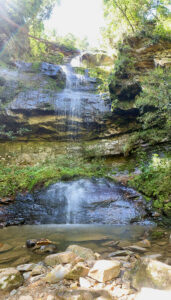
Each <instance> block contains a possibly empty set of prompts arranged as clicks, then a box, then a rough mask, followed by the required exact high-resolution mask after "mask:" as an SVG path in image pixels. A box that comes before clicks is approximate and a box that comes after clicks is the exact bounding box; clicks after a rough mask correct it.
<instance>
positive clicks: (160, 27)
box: [103, 0, 171, 48]
mask: <svg viewBox="0 0 171 300" xmlns="http://www.w3.org/2000/svg"><path fill="white" fill-rule="evenodd" d="M104 13H105V17H106V23H107V27H106V28H103V36H104V39H105V42H106V43H107V44H108V46H110V47H111V48H113V46H114V44H116V43H117V42H118V41H121V40H122V39H123V38H124V37H125V36H127V35H130V34H131V35H136V34H137V35H138V36H139V35H140V34H143V35H144V34H145V35H147V34H148V35H150V36H151V37H152V36H157V37H162V38H168V37H169V36H170V33H171V29H170V27H169V23H170V10H169V1H168V0H160V1H154V0H139V1H137V0H131V1H130V0H104Z"/></svg>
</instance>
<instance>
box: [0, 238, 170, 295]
mask: <svg viewBox="0 0 171 300" xmlns="http://www.w3.org/2000/svg"><path fill="white" fill-rule="evenodd" d="M166 240H167V243H168V245H169V247H170V244H169V243H170V237H169V235H168V234H167V237H166ZM161 242H162V241H161V239H160V240H158V243H161ZM25 247H27V249H28V251H31V252H37V253H38V254H40V253H41V254H42V253H43V252H44V253H46V255H45V256H44V258H43V259H42V256H40V261H39V262H37V263H33V262H31V261H30V262H29V263H27V264H24V265H21V264H20V265H17V266H16V267H15V268H14V267H10V268H5V269H0V295H1V296H0V299H3V300H7V299H8V300H38V299H39V300H40V299H41V300H58V299H60V300H65V299H67V300H69V299H70V300H84V299H86V300H87V299H90V300H91V299H98V300H100V299H101V300H102V299H103V300H105V299H106V300H107V299H108V300H109V299H122V300H134V299H137V300H138V299H147V298H145V297H147V296H148V297H151V296H150V295H153V297H154V298H155V297H156V295H158V296H159V295H160V297H162V299H169V296H170V295H171V291H170V289H171V266H169V265H168V264H166V263H163V262H160V261H159V260H160V258H161V256H160V255H159V254H156V255H154V254H153V255H149V254H148V253H149V251H150V248H151V242H150V240H149V239H148V238H144V239H142V238H141V240H139V242H137V243H134V244H133V243H128V242H127V243H125V242H124V241H116V240H108V241H107V242H106V241H104V242H103V247H104V248H106V253H103V254H102V253H101V254H100V253H98V252H95V251H92V249H90V248H86V247H82V246H80V245H78V244H76V245H69V246H68V247H67V248H66V249H65V251H63V252H59V251H58V250H57V244H56V243H55V242H52V241H50V240H48V239H45V238H44V239H39V240H36V239H35V240H27V241H26V245H25ZM169 247H168V251H169ZM109 249H110V251H109ZM107 250H108V251H107ZM163 290H166V291H163ZM155 299H156V298H155ZM160 299H161V298H160Z"/></svg>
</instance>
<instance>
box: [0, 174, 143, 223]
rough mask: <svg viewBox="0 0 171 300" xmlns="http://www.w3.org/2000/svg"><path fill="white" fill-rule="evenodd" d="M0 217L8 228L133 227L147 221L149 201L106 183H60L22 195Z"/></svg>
mask: <svg viewBox="0 0 171 300" xmlns="http://www.w3.org/2000/svg"><path fill="white" fill-rule="evenodd" d="M130 195H132V198H131V197H130ZM135 195H136V197H138V200H137V199H136V201H134V196H135ZM127 196H129V197H128V198H127ZM0 213H1V214H0V223H1V224H3V225H4V226H10V225H18V224H66V223H72V224H74V223H75V224H90V223H96V224H129V223H133V222H141V221H143V220H146V218H147V212H146V205H145V201H144V200H143V198H142V197H141V196H140V195H138V194H137V193H136V192H135V191H134V190H133V189H131V188H126V187H123V186H121V185H119V184H115V183H112V182H110V181H108V180H106V179H93V180H89V179H80V180H75V181H70V182H59V183H56V184H53V185H51V186H50V187H48V188H47V189H43V190H42V191H40V192H35V193H33V194H25V195H22V194H19V195H18V196H17V197H16V199H15V201H14V202H13V203H12V204H10V205H8V206H0Z"/></svg>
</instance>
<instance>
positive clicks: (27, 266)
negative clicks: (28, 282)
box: [17, 264, 36, 272]
mask: <svg viewBox="0 0 171 300" xmlns="http://www.w3.org/2000/svg"><path fill="white" fill-rule="evenodd" d="M35 266H36V265H35V264H24V265H20V266H18V267H17V270H18V271H20V272H28V271H32V270H33V269H34V267H35Z"/></svg>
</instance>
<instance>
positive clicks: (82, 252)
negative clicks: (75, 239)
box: [67, 245, 96, 260]
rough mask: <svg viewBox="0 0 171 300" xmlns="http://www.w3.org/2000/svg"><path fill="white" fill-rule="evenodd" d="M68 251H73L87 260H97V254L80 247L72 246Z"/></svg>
mask: <svg viewBox="0 0 171 300" xmlns="http://www.w3.org/2000/svg"><path fill="white" fill-rule="evenodd" d="M67 251H72V252H74V253H75V254H76V255H78V256H80V257H82V258H83V259H85V260H95V259H96V258H95V254H94V252H93V251H92V250H91V249H88V248H84V247H81V246H78V245H71V246H69V247H68V248H67Z"/></svg>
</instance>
